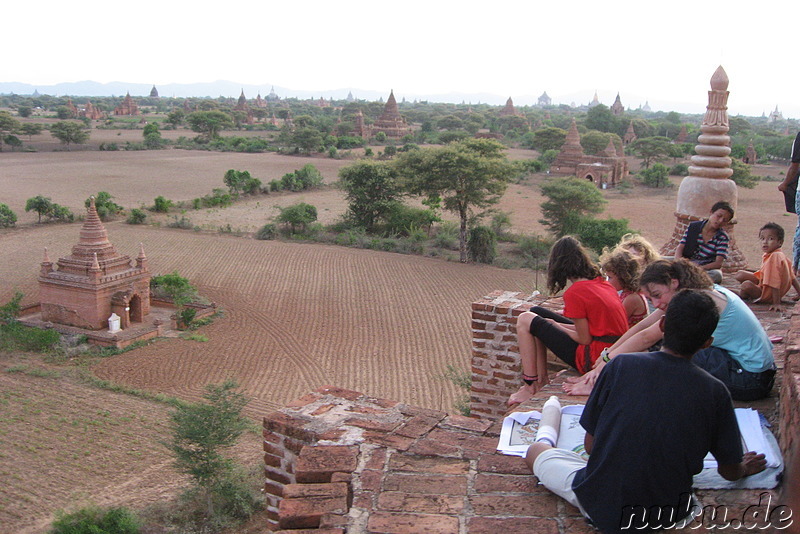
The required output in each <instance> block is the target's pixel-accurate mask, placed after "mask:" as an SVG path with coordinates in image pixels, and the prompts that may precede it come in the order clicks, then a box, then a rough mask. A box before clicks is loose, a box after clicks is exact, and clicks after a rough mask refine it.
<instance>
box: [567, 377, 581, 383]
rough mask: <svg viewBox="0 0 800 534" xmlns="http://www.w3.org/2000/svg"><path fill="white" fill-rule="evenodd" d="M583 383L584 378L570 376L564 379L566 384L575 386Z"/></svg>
mask: <svg viewBox="0 0 800 534" xmlns="http://www.w3.org/2000/svg"><path fill="white" fill-rule="evenodd" d="M581 381H583V377H582V376H568V377H567V378H565V379H564V383H565V384H575V383H577V382H581Z"/></svg>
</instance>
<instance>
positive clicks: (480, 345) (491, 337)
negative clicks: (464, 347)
mask: <svg viewBox="0 0 800 534" xmlns="http://www.w3.org/2000/svg"><path fill="white" fill-rule="evenodd" d="M532 306H542V307H545V308H550V309H553V310H555V311H561V309H562V308H563V300H562V299H561V298H545V297H542V296H538V295H536V296H533V295H527V294H524V293H514V292H508V291H495V292H493V293H491V294H490V295H487V296H486V297H484V298H483V299H481V300H479V301H476V302H473V303H472V389H471V392H470V411H471V414H472V415H473V416H476V417H480V418H490V419H497V418H498V417H500V418H501V417H502V416H503V415H504V414H505V413H506V412H507V411H508V407H507V406H506V400H508V396H509V395H511V394H512V393H514V392H515V391H517V390H518V389H519V387H520V385H522V381H521V379H520V374H521V373H522V369H521V365H520V359H519V347H518V346H517V334H516V324H517V317H519V315H520V314H521V313H522V312H525V311H528V310H529V309H530V308H531V307H532ZM548 359H549V360H550V361H551V362H554V363H555V362H556V359H555V357H554V356H553V355H552V354H549V357H548Z"/></svg>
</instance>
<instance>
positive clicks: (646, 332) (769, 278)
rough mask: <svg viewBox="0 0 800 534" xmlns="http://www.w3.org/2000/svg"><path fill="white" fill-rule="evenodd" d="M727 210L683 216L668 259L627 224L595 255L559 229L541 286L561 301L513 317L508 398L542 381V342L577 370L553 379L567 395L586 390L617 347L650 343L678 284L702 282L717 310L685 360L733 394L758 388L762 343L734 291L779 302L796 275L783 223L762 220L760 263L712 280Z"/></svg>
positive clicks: (769, 369)
mask: <svg viewBox="0 0 800 534" xmlns="http://www.w3.org/2000/svg"><path fill="white" fill-rule="evenodd" d="M732 218H733V208H731V206H730V205H729V204H728V203H726V202H718V203H717V204H714V206H713V207H712V209H711V214H710V216H709V218H708V219H705V220H703V221H698V222H696V223H692V224H690V225H689V227H688V229H687V230H686V232H685V234H684V236H683V239H682V240H681V242H680V245H679V246H678V248H677V250H676V253H675V257H674V258H671V259H666V258H663V259H662V258H661V257H660V255H659V254H658V252H657V251H656V250H655V248H654V247H653V246H652V245H651V244H650V243H649V242H648V241H647V240H646V239H644V238H643V237H641V236H639V235H635V234H628V235H626V236H624V237H623V238H622V240H621V241H620V243H619V244H618V245H617V246H616V247H615V248H614V249H612V250H606V251H604V253H603V254H602V256H601V257H600V261H599V264H595V263H594V262H593V261H592V259H591V257H590V256H589V254H588V253H587V251H586V250H585V249H584V248H583V246H582V245H581V244H580V242H578V240H577V239H575V238H574V237H571V236H565V237H562V238H561V239H559V240H558V241H557V242H556V243H555V244H554V245H553V248H552V250H551V252H550V259H549V263H548V268H547V287H548V290H549V291H550V292H551V293H552V294H555V293H558V292H560V291H561V290H563V289H565V288H566V291H564V295H563V300H564V310H563V312H562V313H560V314H559V313H555V312H553V311H551V310H548V309H545V308H542V307H539V306H535V307H533V308H531V310H530V311H527V312H524V313H523V314H522V315H520V316H519V318H518V319H517V341H518V346H519V353H520V358H521V362H522V380H523V384H522V386H521V387H520V389H519V391H517V392H516V393H514V394H513V395H511V397H510V398H509V400H508V404H509V405H514V404H518V403H520V402H523V401H525V400H527V399H529V398H530V397H532V396H533V395H534V394H535V393H536V391H538V390H539V389H540V388H541V387H542V386H543V385H545V384H547V383H548V382H549V377H548V373H547V358H546V355H547V350H550V351H551V352H553V353H554V354H555V355H556V356H557V357H558V358H559V359H560V360H562V361H563V362H565V363H567V364H568V365H570V366H571V367H573V368H575V369H576V370H577V371H578V372H579V373H580V375H581V376H580V377H577V378H571V379H568V380H567V381H566V382H565V383H564V386H563V387H564V390H565V391H566V392H567V393H570V394H574V395H588V394H589V393H590V392H591V391H592V387H593V385H594V383H595V381H596V380H597V378H598V376H599V375H600V373H601V371H602V370H603V367H604V366H605V365H606V364H607V363H608V362H609V361H611V359H613V358H615V357H616V356H617V355H619V354H623V353H633V352H642V351H649V350H656V349H657V348H658V347H659V346H660V342H661V340H662V337H663V331H662V325H661V322H662V320H663V317H664V314H665V312H666V310H667V308H668V306H669V303H670V300H671V299H672V297H673V296H674V295H675V294H676V293H677V292H678V291H680V290H681V289H697V290H701V291H703V292H704V293H706V294H707V295H708V296H710V297H711V298H712V300H713V301H714V303H715V304H716V306H717V310H718V311H719V313H720V320H719V323H718V325H717V328H716V330H715V331H714V336H713V337H714V340H713V343H712V344H711V346H709V347H707V348H704V349H702V350H700V351H698V353H697V354H695V355H694V358H693V360H692V361H693V362H694V363H695V364H696V365H698V366H699V367H701V368H703V369H705V370H706V371H708V372H709V373H710V374H711V375H712V376H714V377H716V378H718V379H719V380H721V381H722V382H723V383H724V384H725V385H726V386H727V387H728V390H729V391H730V393H731V396H732V398H733V399H735V400H741V401H752V400H756V399H760V398H763V397H766V396H767V395H768V394H769V392H770V390H771V389H772V385H773V383H774V378H775V369H776V367H775V362H774V359H773V356H772V343H771V341H770V339H769V337H768V336H767V333H766V332H765V331H764V328H763V327H762V326H761V324H760V323H759V321H758V319H757V318H756V316H755V315H754V314H753V312H752V310H751V309H750V308H749V307H748V306H747V304H745V303H744V302H743V299H745V300H746V299H753V300H754V301H756V302H764V303H768V304H769V305H770V309H771V310H778V311H780V310H781V309H782V307H781V299H782V298H783V296H784V295H785V294H786V293H787V292H788V290H789V289H790V288H791V287H792V286H793V285H794V286H795V288H796V289H797V288H799V287H800V284H798V283H797V280H796V279H795V277H794V275H793V272H792V267H791V263H790V262H789V260H788V259H787V258H786V256H785V255H784V254H783V252H782V251H781V249H780V247H781V245H782V244H783V237H784V236H783V228H781V227H780V226H779V225H777V224H775V223H767V224H765V225H764V226H763V227H762V228H761V230H760V232H759V240H760V241H761V243H762V249H763V251H764V257H763V261H762V267H761V268H760V269H759V270H758V271H755V272H750V271H739V272H738V273H736V275H735V277H736V279H737V280H738V281H740V282H741V284H742V286H741V290H740V291H739V292H738V293H736V292H734V291H731V290H729V289H727V288H725V287H722V286H721V285H719V282H721V276H722V273H721V271H720V270H719V268H720V267H721V266H722V262H723V261H724V260H725V258H726V257H727V252H728V242H729V237H728V234H727V233H726V232H725V230H724V226H725V225H726V224H728V223H729V222H730V220H731V219H732ZM715 278H716V282H715ZM567 286H568V287H567ZM798 294H800V289H798ZM648 301H649V302H648Z"/></svg>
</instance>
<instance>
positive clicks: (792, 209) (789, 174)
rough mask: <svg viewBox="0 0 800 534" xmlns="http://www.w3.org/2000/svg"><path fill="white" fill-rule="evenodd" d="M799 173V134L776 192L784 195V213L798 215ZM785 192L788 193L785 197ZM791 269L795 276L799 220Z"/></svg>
mask: <svg viewBox="0 0 800 534" xmlns="http://www.w3.org/2000/svg"><path fill="white" fill-rule="evenodd" d="M798 171H800V132H798V133H797V137H795V138H794V144H793V145H792V162H791V163H790V164H789V168H788V169H787V170H786V177H785V178H784V179H783V181H782V182H781V183H780V185H779V186H778V191H781V192H782V193H783V194H784V199H785V201H786V211H787V212H789V213H798V212H800V209H798V203H797V201H798V199H797V192H796V191H797V174H798ZM791 191H795V194H794V204H792V198H791V197H792V195H791ZM787 192H788V193H789V194H788V195H787ZM792 267H793V268H794V275H795V276H797V269H798V268H800V220H798V222H797V228H796V229H795V231H794V242H793V250H792Z"/></svg>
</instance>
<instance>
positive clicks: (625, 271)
mask: <svg viewBox="0 0 800 534" xmlns="http://www.w3.org/2000/svg"><path fill="white" fill-rule="evenodd" d="M600 268H601V269H603V271H605V272H606V273H612V274H613V275H614V276H616V277H617V280H619V283H620V285H621V286H622V289H624V290H625V291H631V292H636V291H638V289H639V276H641V274H642V266H641V265H639V262H638V261H636V258H634V257H633V256H632V255H631V254H630V252H628V251H627V250H625V249H624V248H619V247H617V248H615V249H614V250H608V249H607V248H606V249H603V254H602V255H601V256H600Z"/></svg>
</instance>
